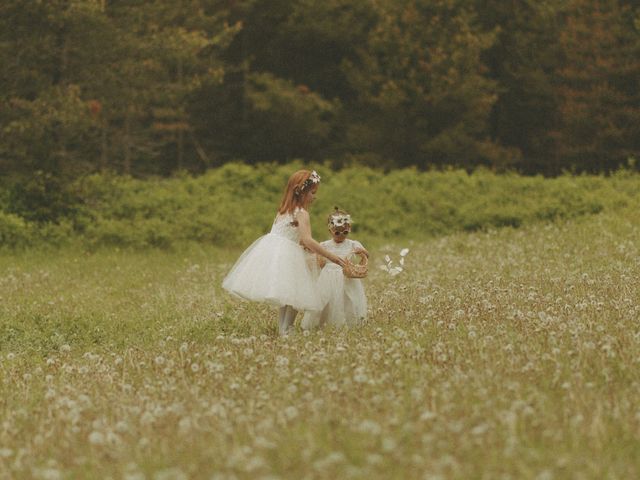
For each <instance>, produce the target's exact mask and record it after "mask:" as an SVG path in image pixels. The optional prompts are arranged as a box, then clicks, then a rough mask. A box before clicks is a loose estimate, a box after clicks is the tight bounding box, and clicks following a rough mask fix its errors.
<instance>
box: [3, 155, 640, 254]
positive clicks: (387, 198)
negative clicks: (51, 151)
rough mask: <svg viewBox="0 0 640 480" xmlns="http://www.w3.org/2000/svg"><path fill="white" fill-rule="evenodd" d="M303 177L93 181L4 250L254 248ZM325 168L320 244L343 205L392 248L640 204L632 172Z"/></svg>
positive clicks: (315, 215) (14, 228) (8, 240)
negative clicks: (74, 243)
mask: <svg viewBox="0 0 640 480" xmlns="http://www.w3.org/2000/svg"><path fill="white" fill-rule="evenodd" d="M301 167H302V164H300V163H297V162H295V163H292V164H288V165H274V164H262V165H259V166H254V167H252V166H248V165H245V164H240V163H230V164H226V165H224V166H222V167H220V168H217V169H214V170H210V171H208V172H206V173H205V174H203V175H201V176H199V177H190V176H182V177H180V178H171V179H166V178H152V179H147V180H137V179H133V178H131V177H118V176H113V175H92V176H88V177H85V178H83V179H81V180H79V181H77V182H75V183H74V184H73V185H70V186H68V187H66V189H65V190H64V191H67V192H73V196H72V198H73V199H74V201H73V202H72V205H73V208H72V209H67V210H64V209H63V210H62V212H63V213H61V214H60V215H58V216H57V217H56V218H57V220H56V221H55V222H51V221H50V222H41V223H33V224H32V223H30V222H27V221H26V219H27V218H28V217H27V216H26V215H25V216H18V215H17V214H12V213H5V214H3V215H4V217H3V220H1V221H0V229H1V231H2V232H4V233H2V235H3V236H2V243H3V244H6V245H11V246H17V245H30V244H37V243H47V244H54V245H56V244H61V243H64V242H65V241H66V239H67V240H68V238H70V237H75V238H77V239H79V240H81V241H82V242H84V243H85V245H86V246H89V247H92V248H98V247H100V246H121V247H131V248H146V247H156V248H163V249H167V248H173V247H176V246H179V245H181V244H185V243H189V242H198V243H205V244H215V245H219V246H223V247H243V246H247V245H248V244H249V243H250V242H252V241H253V240H255V239H256V238H257V237H258V236H260V235H262V234H264V233H266V232H268V231H269V228H270V226H271V223H272V221H273V218H274V215H275V213H276V209H277V206H278V203H279V201H280V197H281V195H282V192H283V190H284V187H285V185H286V182H287V179H288V178H289V175H290V174H291V173H293V172H294V171H295V170H297V169H299V168H301ZM315 168H316V169H317V170H318V171H319V173H320V175H321V176H322V184H321V188H320V190H319V194H318V200H317V202H316V203H315V204H314V205H313V206H312V208H311V213H312V215H311V217H312V229H313V233H314V236H315V237H316V238H318V239H324V238H327V237H328V234H327V228H326V223H325V222H326V217H327V215H328V214H329V213H330V212H331V210H332V209H333V207H334V206H335V205H337V206H340V207H341V208H344V209H346V210H347V211H349V212H350V213H351V214H352V217H353V220H354V225H353V231H354V237H356V238H359V239H362V240H363V241H370V240H374V239H375V240H377V239H379V240H385V241H386V239H400V238H402V239H407V238H411V239H420V238H424V237H428V236H436V235H443V234H448V233H451V232H455V231H463V230H469V231H472V230H483V229H494V228H502V227H512V228H518V227H520V226H523V225H528V224H531V223H535V222H553V221H561V220H566V219H571V218H575V217H579V216H583V215H591V214H596V213H599V212H601V211H605V210H613V209H618V208H623V207H629V206H637V205H638V204H639V203H640V201H639V199H640V196H639V193H638V192H640V188H638V187H640V175H638V174H634V173H630V172H627V171H621V172H616V173H615V174H614V175H612V176H610V177H604V176H586V175H583V176H571V175H564V176H561V177H558V178H553V179H545V178H543V177H541V176H537V177H523V176H519V175H515V174H506V175H497V174H495V173H493V172H490V171H488V170H478V171H475V172H473V173H467V172H466V171H463V170H447V171H430V172H421V171H417V170H415V169H403V170H394V171H391V172H389V173H384V172H382V171H381V170H377V169H372V168H368V167H361V166H350V167H346V168H344V169H342V170H339V171H334V170H331V169H330V168H329V167H328V166H322V165H320V166H315ZM0 196H2V197H3V198H6V195H0ZM65 205H66V204H65ZM5 208H6V207H5ZM52 208H53V207H52ZM41 210H42V209H41ZM54 217H55V215H54Z"/></svg>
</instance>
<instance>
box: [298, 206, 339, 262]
mask: <svg viewBox="0 0 640 480" xmlns="http://www.w3.org/2000/svg"><path fill="white" fill-rule="evenodd" d="M296 220H297V221H298V232H299V233H300V243H301V244H302V245H303V246H304V247H306V248H308V249H309V250H311V251H312V252H314V253H317V254H319V255H322V256H323V257H325V258H327V259H328V260H330V261H332V262H333V263H337V264H338V265H340V266H341V267H343V266H344V265H345V263H346V262H345V260H343V259H342V258H340V257H339V256H337V255H336V254H334V253H331V252H330V251H329V250H327V249H326V248H324V247H323V246H322V245H320V244H319V243H318V242H316V241H315V240H314V239H313V237H312V236H311V222H310V220H309V213H308V212H307V211H306V210H300V211H299V212H298V214H297V215H296Z"/></svg>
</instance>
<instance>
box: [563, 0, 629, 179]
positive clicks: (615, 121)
mask: <svg viewBox="0 0 640 480" xmlns="http://www.w3.org/2000/svg"><path fill="white" fill-rule="evenodd" d="M559 43H560V46H561V48H562V53H563V55H564V56H563V59H562V63H561V66H560V67H559V68H558V71H557V77H558V78H557V84H556V87H555V89H556V95H557V97H558V99H559V100H560V123H559V126H558V128H557V129H556V130H554V131H553V132H552V138H553V140H554V141H555V145H556V152H555V159H556V161H557V162H559V163H560V164H562V165H565V164H566V165H569V166H570V167H571V168H574V169H575V170H578V171H589V172H601V171H607V170H611V169H614V168H616V167H618V166H619V165H621V164H624V163H625V162H626V161H627V159H628V158H629V157H632V156H635V157H637V156H638V155H639V154H640V35H639V34H638V30H637V29H636V26H635V25H634V15H633V11H632V10H631V8H630V7H629V6H628V5H624V4H623V3H622V2H620V1H618V0H598V1H597V2H594V1H590V0H573V1H572V2H571V4H570V5H569V7H568V9H567V16H566V22H565V25H564V28H563V30H562V32H561V34H560V37H559Z"/></svg>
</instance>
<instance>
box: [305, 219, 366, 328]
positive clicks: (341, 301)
mask: <svg viewBox="0 0 640 480" xmlns="http://www.w3.org/2000/svg"><path fill="white" fill-rule="evenodd" d="M327 223H328V226H329V232H330V233H331V236H332V238H331V240H327V241H324V242H322V243H321V244H320V245H321V246H323V247H324V248H326V249H327V250H328V251H329V252H331V253H333V254H335V255H338V256H339V257H340V258H343V259H345V260H347V259H349V257H350V256H352V255H353V254H362V255H366V256H367V257H368V256H369V253H368V252H367V250H366V249H365V248H364V247H363V246H362V244H361V243H360V242H358V241H357V240H352V239H348V238H347V235H349V233H350V232H351V216H350V215H349V214H348V213H347V212H345V211H343V210H339V209H338V207H336V208H335V210H334V212H333V213H332V214H331V215H329V218H328V222H327ZM318 263H319V264H320V265H323V267H322V271H321V272H320V276H319V277H318V281H317V286H318V291H319V292H320V299H321V301H322V310H320V311H317V310H314V311H307V312H305V314H304V318H303V319H302V328H304V329H305V330H309V329H312V328H316V327H322V326H324V325H332V326H335V327H342V326H354V325H358V324H360V323H362V322H363V321H364V320H365V319H366V316H367V297H366V295H365V293H364V287H363V285H362V281H361V280H360V279H359V278H348V277H346V276H345V275H344V273H343V271H342V268H340V266H338V265H334V264H326V265H325V262H324V260H323V259H321V258H319V259H318Z"/></svg>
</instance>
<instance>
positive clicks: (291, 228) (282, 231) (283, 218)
mask: <svg viewBox="0 0 640 480" xmlns="http://www.w3.org/2000/svg"><path fill="white" fill-rule="evenodd" d="M294 222H295V217H294V214H292V213H285V214H284V215H277V216H276V219H275V220H274V221H273V226H272V227H271V233H274V234H276V235H280V236H281V237H285V238H288V239H289V240H291V241H292V242H295V243H300V232H299V231H298V225H297V224H296V225H294Z"/></svg>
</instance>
